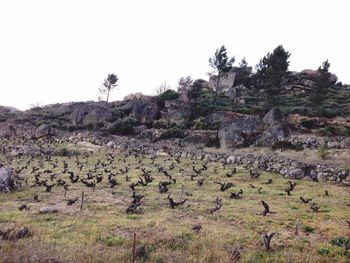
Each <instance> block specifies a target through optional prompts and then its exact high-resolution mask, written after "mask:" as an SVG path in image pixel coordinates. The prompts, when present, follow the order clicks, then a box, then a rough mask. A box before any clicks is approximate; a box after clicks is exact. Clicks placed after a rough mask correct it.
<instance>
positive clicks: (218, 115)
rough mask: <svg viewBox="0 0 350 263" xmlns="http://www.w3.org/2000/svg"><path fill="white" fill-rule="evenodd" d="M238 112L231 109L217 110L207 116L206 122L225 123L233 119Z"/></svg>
mask: <svg viewBox="0 0 350 263" xmlns="http://www.w3.org/2000/svg"><path fill="white" fill-rule="evenodd" d="M236 115H237V114H236V113H233V112H231V111H216V112H214V113H212V114H209V115H208V116H207V117H205V120H204V121H205V122H206V123H207V124H214V123H221V124H222V123H223V122H228V121H231V120H233V119H234V118H235V117H236Z"/></svg>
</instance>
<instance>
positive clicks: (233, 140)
mask: <svg viewBox="0 0 350 263" xmlns="http://www.w3.org/2000/svg"><path fill="white" fill-rule="evenodd" d="M261 125H262V121H261V119H260V118H259V117H257V116H252V115H240V114H237V115H235V117H234V118H233V119H232V120H230V121H227V122H224V123H223V124H222V125H221V127H220V130H219V133H218V136H219V139H220V146H221V147H222V148H230V147H234V148H236V147H243V146H249V145H251V144H252V142H254V141H255V139H256V135H257V129H258V128H259V127H260V126H261Z"/></svg>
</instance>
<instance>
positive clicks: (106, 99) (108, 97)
mask: <svg viewBox="0 0 350 263" xmlns="http://www.w3.org/2000/svg"><path fill="white" fill-rule="evenodd" d="M109 91H110V89H108V90H107V99H106V102H107V103H108V99H109Z"/></svg>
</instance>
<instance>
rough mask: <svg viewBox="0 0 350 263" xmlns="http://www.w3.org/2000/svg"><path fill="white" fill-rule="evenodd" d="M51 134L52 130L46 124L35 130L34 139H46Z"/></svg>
mask: <svg viewBox="0 0 350 263" xmlns="http://www.w3.org/2000/svg"><path fill="white" fill-rule="evenodd" d="M53 134H54V132H53V129H52V128H51V127H50V126H49V125H47V124H42V125H40V126H38V127H37V128H36V129H35V137H36V138H41V137H46V136H50V135H53Z"/></svg>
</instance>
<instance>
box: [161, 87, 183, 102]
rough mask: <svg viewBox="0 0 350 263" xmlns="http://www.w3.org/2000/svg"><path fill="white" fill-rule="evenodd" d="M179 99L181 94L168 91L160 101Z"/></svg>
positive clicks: (162, 95)
mask: <svg viewBox="0 0 350 263" xmlns="http://www.w3.org/2000/svg"><path fill="white" fill-rule="evenodd" d="M178 97H179V93H177V92H176V91H175V90H171V89H169V90H167V91H165V92H164V93H162V94H160V95H159V99H160V100H162V101H165V100H176V99H177V98H178Z"/></svg>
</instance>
